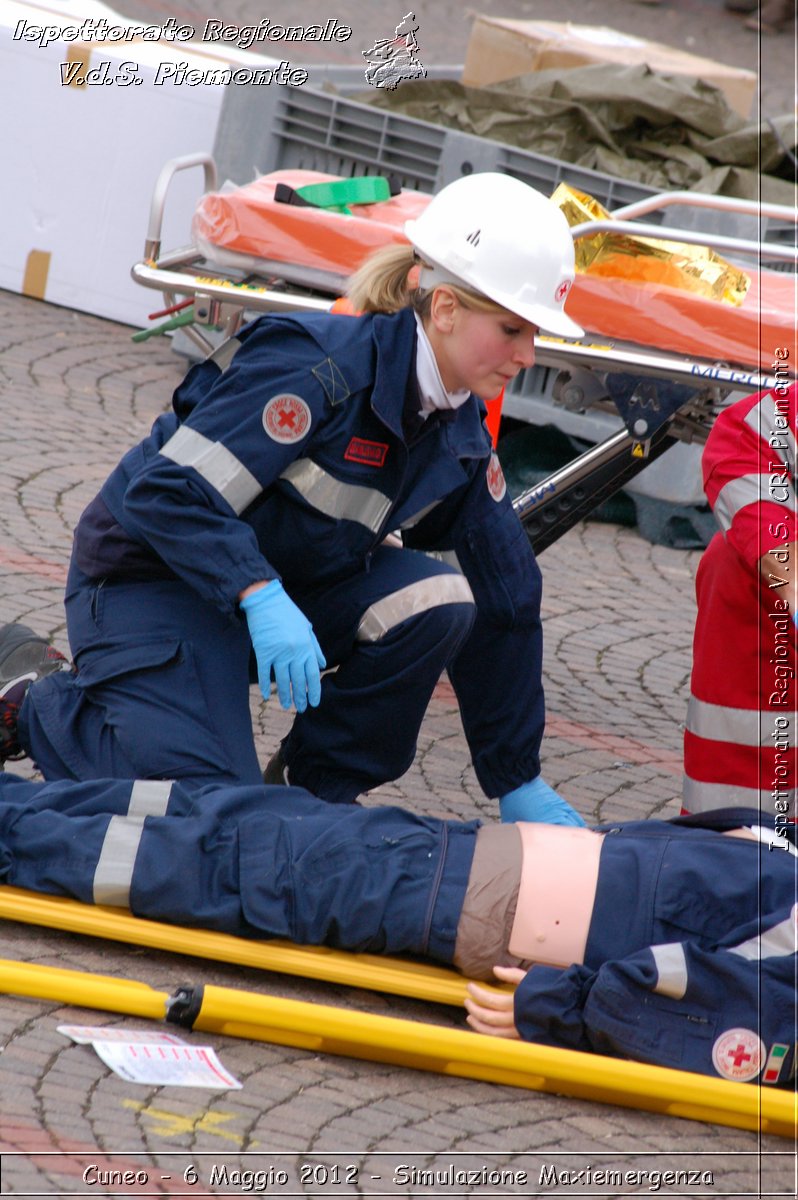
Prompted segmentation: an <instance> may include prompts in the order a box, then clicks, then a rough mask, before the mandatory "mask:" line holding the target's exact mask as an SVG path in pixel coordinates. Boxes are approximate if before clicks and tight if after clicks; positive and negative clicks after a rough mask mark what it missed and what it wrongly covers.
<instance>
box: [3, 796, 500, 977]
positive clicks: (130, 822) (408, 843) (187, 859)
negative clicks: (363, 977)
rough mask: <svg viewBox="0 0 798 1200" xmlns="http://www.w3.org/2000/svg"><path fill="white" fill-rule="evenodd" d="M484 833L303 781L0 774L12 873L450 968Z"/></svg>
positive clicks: (205, 921) (165, 910)
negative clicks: (205, 783)
mask: <svg viewBox="0 0 798 1200" xmlns="http://www.w3.org/2000/svg"><path fill="white" fill-rule="evenodd" d="M185 818H190V819H185ZM477 827H478V823H477V822H471V823H470V824H463V823H462V822H459V821H439V820H435V819H433V818H427V817H421V816H417V815H415V814H413V813H410V812H405V811H404V810H403V809H400V808H362V807H361V806H359V805H352V806H351V807H350V806H349V805H347V806H346V807H344V806H341V805H331V804H327V803H326V802H325V801H323V800H318V799H316V797H315V796H311V795H310V793H309V792H305V791H303V790H302V789H301V788H284V787H270V788H266V787H264V786H263V785H258V786H253V787H230V786H226V787H206V788H192V787H190V786H185V785H183V784H179V783H170V782H163V783H162V782H158V781H153V780H146V781H138V782H135V783H131V782H130V781H128V780H107V781H89V782H86V783H75V782H72V781H66V780H64V781H56V782H52V783H45V784H37V783H29V782H27V781H24V780H20V779H18V778H16V777H15V776H12V775H8V774H5V773H0V880H2V882H4V883H10V884H14V885H15V886H17V887H22V888H28V889H30V890H32V891H37V892H51V893H55V894H56V895H66V896H74V897H76V898H77V899H79V900H83V901H85V902H86V903H89V904H91V903H95V904H110V905H117V906H124V907H126V908H130V909H131V911H132V912H134V913H135V914H136V915H137V916H140V917H150V918H154V919H158V920H168V921H173V922H175V923H177V924H181V925H197V926H201V927H202V928H204V929H217V930H224V931H226V932H228V933H235V934H242V935H244V936H249V937H264V936H266V937H281V938H288V939H290V940H291V941H294V942H300V943H307V944H314V945H320V944H325V945H329V946H339V947H344V948H346V949H348V950H360V951H372V952H373V953H375V954H380V953H384V954H414V955H416V954H418V955H425V956H428V957H430V958H435V959H438V960H440V961H443V962H450V961H451V959H452V956H453V954H454V940H455V934H456V932H457V922H458V920H459V917H460V910H461V908H462V904H463V896H464V895H465V889H466V885H467V883H468V873H469V869H470V866H471V859H472V857H473V852H474V840H475V837H476V830H477Z"/></svg>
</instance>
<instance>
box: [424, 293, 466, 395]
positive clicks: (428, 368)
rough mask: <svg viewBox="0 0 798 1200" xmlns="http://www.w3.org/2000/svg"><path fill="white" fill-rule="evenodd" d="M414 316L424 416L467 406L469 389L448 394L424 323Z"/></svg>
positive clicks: (461, 389)
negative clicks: (439, 410) (441, 410)
mask: <svg viewBox="0 0 798 1200" xmlns="http://www.w3.org/2000/svg"><path fill="white" fill-rule="evenodd" d="M413 315H414V316H415V318H416V328H417V330H418V348H417V351H416V380H417V382H418V393H419V396H420V397H421V412H422V414H423V415H424V416H429V414H430V413H431V412H435V410H436V409H455V408H459V407H460V405H461V404H465V402H466V400H467V399H468V397H469V396H470V395H471V393H470V392H469V390H468V388H460V389H459V390H458V391H456V392H447V390H446V388H445V386H444V383H443V380H442V379H441V372H440V368H439V367H438V361H437V359H436V358H435V351H434V350H433V349H432V344H431V342H430V340H429V338H428V337H427V331H426V330H425V328H424V322H423V321H422V320H421V317H420V316H419V315H418V313H414V314H413Z"/></svg>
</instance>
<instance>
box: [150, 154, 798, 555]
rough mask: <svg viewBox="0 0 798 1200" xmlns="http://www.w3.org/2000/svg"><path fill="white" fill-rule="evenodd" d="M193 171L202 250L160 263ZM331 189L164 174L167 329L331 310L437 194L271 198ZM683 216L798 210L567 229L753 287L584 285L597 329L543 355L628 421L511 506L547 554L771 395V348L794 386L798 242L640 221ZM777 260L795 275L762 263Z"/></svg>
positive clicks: (578, 312) (159, 188) (196, 242)
mask: <svg viewBox="0 0 798 1200" xmlns="http://www.w3.org/2000/svg"><path fill="white" fill-rule="evenodd" d="M192 167H201V168H202V169H203V171H204V176H205V179H204V183H205V194H204V196H203V198H202V199H201V201H200V203H199V205H198V207H197V210H196V213H195V217H194V222H193V242H192V245H191V246H189V247H186V248H182V249H179V250H175V251H170V252H164V251H163V249H162V246H161V229H162V222H163V214H164V207H165V202H166V195H167V192H168V189H169V184H170V182H171V180H172V179H173V177H174V175H175V174H176V173H177V172H179V171H183V170H187V169H189V168H192ZM325 181H326V182H330V181H333V182H334V181H335V177H332V176H329V175H320V174H319V173H317V172H309V171H300V170H290V171H276V172H273V173H272V174H271V175H268V176H263V177H261V178H260V179H258V180H256V181H255V182H254V183H252V184H249V185H246V186H245V187H243V188H236V189H232V190H222V191H221V192H217V190H216V187H217V180H216V168H215V164H214V162H213V160H212V159H211V158H210V157H209V156H207V155H192V156H188V157H186V158H182V159H176V160H173V161H172V162H170V163H167V164H166V166H165V167H164V169H163V171H162V172H161V175H160V177H159V179H158V182H157V184H156V187H155V191H154V195H153V200H152V205H151V210H150V218H149V225H148V230H147V238H146V243H145V250H144V257H143V259H142V260H141V261H140V262H137V263H136V264H135V265H134V266H133V268H132V275H133V278H134V279H135V280H136V281H137V282H138V283H140V284H142V285H143V286H144V287H148V288H153V289H156V290H158V291H160V292H161V293H162V295H163V298H164V309H163V310H162V312H161V313H160V314H158V315H170V314H172V313H174V312H175V311H177V315H176V316H175V317H174V318H173V320H172V321H171V322H167V326H169V325H171V326H173V327H174V326H176V325H183V326H184V327H185V330H186V333H187V334H188V335H189V337H190V339H191V341H192V342H193V343H194V344H195V345H196V346H197V347H198V348H199V350H200V351H201V352H203V353H209V352H210V351H211V350H212V349H213V348H214V345H215V342H214V340H213V335H211V334H210V331H211V330H215V331H217V336H218V331H221V332H222V335H223V336H230V335H232V334H234V333H235V332H236V330H237V329H238V327H239V326H240V324H241V322H242V320H243V319H244V318H245V316H250V315H254V314H257V313H262V312H280V311H283V312H286V311H293V312H297V311H305V312H319V311H328V310H329V309H330V308H331V307H333V305H334V300H335V297H336V296H339V295H340V293H341V291H342V289H343V286H344V282H345V279H346V278H347V276H348V275H349V274H351V272H352V271H353V270H354V269H355V268H356V267H357V266H358V265H359V264H360V262H361V261H362V260H363V259H364V258H365V257H366V256H367V255H368V254H369V253H370V252H371V251H372V250H373V249H374V248H376V247H377V246H378V245H384V244H386V243H389V242H401V241H404V240H405V239H404V236H403V233H402V226H403V224H404V221H405V220H407V219H408V218H410V217H413V216H416V215H418V213H419V212H420V211H421V210H422V209H423V207H424V206H425V205H426V204H427V203H428V202H429V197H428V196H427V195H425V194H423V193H421V192H413V191H407V190H404V191H398V192H397V193H396V194H395V195H392V196H391V197H390V198H389V199H386V200H384V201H381V202H379V203H373V204H363V205H359V206H358V208H357V210H356V213H353V212H352V210H350V212H348V213H347V212H340V211H330V210H326V209H322V208H317V207H307V206H305V205H304V204H303V203H302V200H301V196H300V200H299V202H298V203H296V202H285V201H284V200H282V201H281V200H278V199H277V198H276V192H277V188H278V185H279V186H281V187H282V188H283V189H287V190H288V191H289V192H291V193H294V194H296V193H297V192H299V193H301V192H302V190H303V189H304V188H305V187H307V186H308V185H314V184H315V185H317V184H319V183H323V182H325ZM678 205H689V206H690V208H691V210H695V209H696V208H698V209H706V210H712V211H715V212H722V213H736V214H757V215H758V216H759V217H760V219H763V218H772V219H776V220H779V221H792V222H795V220H796V212H793V211H792V210H790V209H788V208H784V207H781V206H776V205H759V206H757V205H754V204H751V203H750V202H747V201H738V200H731V199H727V198H721V197H712V196H705V195H700V194H698V193H692V192H666V193H662V194H661V195H657V196H652V197H650V198H647V199H645V200H641V201H638V202H637V203H634V204H631V205H627V206H625V207H624V208H621V209H616V210H615V212H614V213H612V214H611V216H610V217H609V218H608V219H607V220H604V221H589V222H583V223H581V224H579V225H576V226H574V227H573V228H572V233H573V236H574V238H575V239H581V238H588V237H594V236H595V235H596V234H598V233H601V232H611V233H616V234H631V235H633V236H635V237H653V238H659V239H661V238H662V237H663V236H667V237H668V238H671V237H672V238H673V239H674V240H678V241H680V242H683V243H688V244H690V243H692V244H694V245H711V246H712V247H713V249H716V250H719V251H721V252H722V253H724V254H726V255H732V256H736V257H739V258H742V259H744V261H745V264H746V266H745V269H746V271H747V273H748V274H750V276H751V286H750V288H749V290H748V293H747V295H746V296H745V299H744V301H743V303H742V304H741V305H740V306H739V307H732V306H730V305H728V304H723V303H720V302H718V301H715V300H710V299H706V298H705V297H703V296H701V295H696V294H693V293H691V292H687V291H680V290H677V289H676V288H673V287H669V286H663V285H661V284H658V283H652V282H646V281H639V280H634V281H632V280H629V279H622V278H612V277H603V276H595V277H594V276H592V275H578V276H577V279H576V282H575V284H574V287H573V289H572V292H571V297H570V298H569V312H570V313H571V315H572V316H573V317H574V319H575V320H577V321H579V322H580V323H581V324H582V325H583V327H584V328H585V329H586V331H588V332H587V333H586V336H585V338H584V339H582V340H580V341H578V342H571V341H564V340H558V339H555V338H551V337H547V336H542V335H541V336H539V337H538V338H537V339H536V360H537V363H538V364H540V365H542V366H544V367H548V368H553V369H554V370H555V371H557V372H559V375H558V377H557V381H556V383H555V387H554V398H555V401H556V402H557V403H559V404H561V405H563V406H564V407H565V408H567V409H570V410H572V411H580V412H584V411H586V410H598V411H605V412H606V411H611V412H614V413H619V414H620V417H621V419H622V422H623V425H622V427H621V428H619V429H617V431H616V432H613V433H612V434H611V435H610V436H609V437H607V438H606V439H605V440H603V441H601V442H600V443H598V444H597V445H596V446H593V447H591V448H590V449H589V450H587V451H586V452H585V453H584V454H583V455H581V456H579V457H577V458H575V459H574V460H573V461H572V462H571V463H569V464H567V466H565V467H563V468H562V469H560V470H558V471H557V472H555V473H554V474H552V475H550V476H549V477H548V478H546V479H544V480H542V481H541V482H540V483H539V484H537V485H536V486H535V487H533V488H531V489H529V490H528V491H526V492H524V493H523V494H522V495H520V496H518V497H517V498H516V501H515V506H516V510H517V511H518V513H519V516H520V517H521V520H522V522H523V523H524V525H525V527H526V529H527V533H528V535H529V538H530V541H531V542H532V545H533V548H534V549H535V550H536V551H537V552H540V551H541V550H543V549H545V547H546V546H548V545H550V544H551V543H552V542H553V541H555V540H556V539H557V538H558V537H560V536H561V535H562V534H563V533H564V532H566V530H567V529H569V528H570V527H571V526H572V525H573V524H574V523H575V522H576V521H577V520H579V519H581V518H582V517H584V516H587V515H588V514H589V513H590V512H591V511H592V510H593V509H595V508H596V507H598V505H599V504H601V503H602V502H603V501H604V500H606V499H607V498H608V497H609V496H611V495H612V494H613V493H614V492H616V491H617V490H618V489H619V488H621V487H623V486H624V484H626V483H627V482H628V481H629V480H630V479H631V478H633V477H634V476H635V475H636V474H638V473H639V472H640V471H641V470H642V469H643V468H644V467H646V466H647V465H648V464H649V463H651V462H652V461H653V460H654V459H655V458H658V457H659V456H660V455H661V454H663V453H664V452H665V451H666V450H668V449H669V448H670V447H671V446H673V445H674V444H675V443H676V442H677V441H681V442H688V443H689V442H691V441H702V440H704V439H705V438H706V435H707V433H708V430H709V428H710V426H711V424H712V421H713V419H714V416H715V414H716V412H717V411H718V409H719V408H720V407H721V406H723V405H724V404H727V403H731V402H733V400H734V399H736V398H738V397H739V396H740V395H743V394H747V393H751V392H755V391H759V390H761V389H763V388H768V387H772V386H773V385H774V383H775V382H776V377H775V375H774V369H775V366H776V361H775V355H776V351H777V349H778V350H779V352H780V357H779V360H778V361H779V364H780V375H779V377H780V379H781V380H782V382H783V381H784V379H785V378H792V377H794V376H795V372H796V363H798V346H797V344H796V323H797V318H798V313H797V312H796V307H797V305H798V301H797V299H796V277H795V268H796V261H797V260H798V252H797V251H796V248H795V246H794V245H792V246H788V245H784V244H773V243H764V242H761V241H754V240H746V239H741V238H732V237H724V236H718V235H716V234H711V233H707V232H705V231H703V230H701V231H699V230H695V229H676V228H672V227H669V228H668V230H667V233H665V231H664V230H663V229H662V228H661V227H659V226H657V225H651V224H647V223H645V222H641V221H640V220H639V218H641V217H646V216H649V215H650V214H661V213H662V211H663V210H665V209H669V208H672V207H673V206H678ZM774 260H777V261H779V262H780V263H782V264H786V265H787V267H788V270H787V271H779V270H774V269H770V268H769V267H766V266H764V265H762V264H763V263H764V262H765V261H767V262H771V263H772V262H773V261H774ZM790 267H791V268H792V269H791V270H790V269H789V268H790ZM164 331H165V329H164ZM152 332H154V331H151V330H148V331H146V332H145V333H143V334H142V335H139V336H142V337H146V336H150V335H151V333H152ZM209 335H210V336H209ZM493 416H494V419H495V411H494V414H493Z"/></svg>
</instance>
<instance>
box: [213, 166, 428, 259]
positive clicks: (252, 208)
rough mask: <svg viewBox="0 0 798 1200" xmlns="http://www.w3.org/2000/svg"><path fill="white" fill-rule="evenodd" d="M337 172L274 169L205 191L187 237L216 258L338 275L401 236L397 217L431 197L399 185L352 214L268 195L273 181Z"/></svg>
mask: <svg viewBox="0 0 798 1200" xmlns="http://www.w3.org/2000/svg"><path fill="white" fill-rule="evenodd" d="M339 178H340V176H338V175H324V174H322V173H321V172H319V171H303V170H293V171H274V172H272V173H271V174H270V175H262V176H261V177H260V178H259V179H256V180H255V181H254V182H253V183H248V184H246V185H245V186H244V187H240V188H236V189H235V190H234V191H229V192H209V193H208V194H207V195H205V196H203V197H202V199H201V200H200V202H199V205H198V207H197V209H196V211H195V213H194V220H193V223H192V234H193V239H194V243H195V245H196V246H197V248H198V249H199V250H200V251H201V252H202V253H203V254H204V255H205V257H206V258H209V259H210V260H211V261H212V262H219V261H222V260H221V259H220V255H219V253H218V252H219V251H220V250H221V251H226V252H228V253H230V254H234V255H237V256H243V257H244V258H246V259H248V260H266V261H267V262H270V263H286V264H295V265H296V266H298V267H300V268H302V269H303V270H307V269H310V270H314V271H318V272H322V273H325V274H329V275H330V276H332V277H336V278H338V279H341V280H343V279H346V278H347V276H348V275H351V273H352V272H353V271H354V270H355V269H356V268H357V267H359V266H360V264H361V263H362V261H363V259H364V258H366V257H367V256H368V255H369V254H370V253H371V252H372V251H373V250H376V249H378V248H379V247H380V246H386V245H391V244H392V243H407V238H406V237H405V235H404V233H403V232H402V231H403V228H404V223H405V221H409V220H411V219H413V218H415V217H418V216H419V215H420V214H421V213H422V212H423V211H424V209H425V208H426V207H427V205H428V204H429V202H430V200H431V199H432V197H431V196H428V195H425V194H424V193H422V192H413V191H409V190H407V191H401V192H400V193H399V194H398V195H397V196H392V197H391V199H390V200H383V201H381V202H380V203H379V204H358V205H357V206H356V208H355V209H354V211H353V215H352V216H347V215H346V214H345V213H338V212H327V211H325V210H324V209H322V208H302V207H299V206H296V205H293V204H281V203H277V202H276V201H275V199H274V191H275V188H276V186H277V184H278V183H286V184H288V185H289V187H292V188H300V187H304V186H305V185H306V184H310V183H329V182H332V181H335V180H338V179H339ZM230 261H231V262H232V263H234V262H235V261H236V260H230Z"/></svg>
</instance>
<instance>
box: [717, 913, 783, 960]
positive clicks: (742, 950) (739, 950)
mask: <svg viewBox="0 0 798 1200" xmlns="http://www.w3.org/2000/svg"><path fill="white" fill-rule="evenodd" d="M729 953H730V954H739V956H740V958H747V959H748V960H749V962H759V961H761V959H763V958H783V957H785V956H787V955H789V954H795V953H798V904H794V905H793V906H792V909H791V911H790V915H789V917H787V919H786V921H779V923H778V925H774V926H772V928H770V929H766V930H765V932H764V933H762V934H760V935H759V936H758V937H753V938H749V939H748V941H747V942H741V943H740V945H739V946H731V947H730V948H729Z"/></svg>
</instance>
